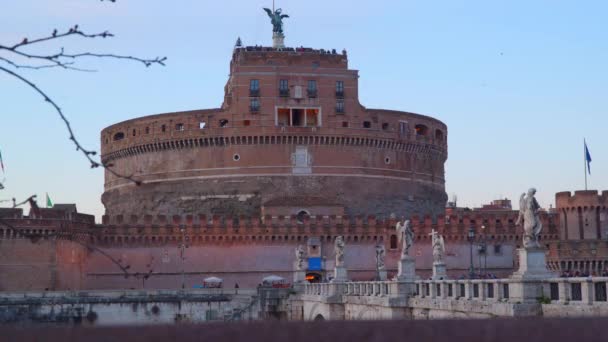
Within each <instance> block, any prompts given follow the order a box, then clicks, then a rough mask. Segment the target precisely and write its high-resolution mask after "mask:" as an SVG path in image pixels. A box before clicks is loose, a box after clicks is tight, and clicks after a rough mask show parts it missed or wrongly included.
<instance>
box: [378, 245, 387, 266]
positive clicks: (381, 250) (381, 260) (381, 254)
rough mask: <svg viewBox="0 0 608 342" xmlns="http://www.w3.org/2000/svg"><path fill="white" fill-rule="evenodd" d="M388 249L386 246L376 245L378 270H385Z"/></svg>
mask: <svg viewBox="0 0 608 342" xmlns="http://www.w3.org/2000/svg"><path fill="white" fill-rule="evenodd" d="M385 258H386V249H385V247H384V244H378V245H376V270H378V271H380V270H383V269H384V268H385V267H386V265H385Z"/></svg>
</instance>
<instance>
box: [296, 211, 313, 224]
mask: <svg viewBox="0 0 608 342" xmlns="http://www.w3.org/2000/svg"><path fill="white" fill-rule="evenodd" d="M307 216H310V213H309V212H308V211H306V210H300V211H299V212H298V214H297V215H296V219H297V220H298V223H303V222H304V218H306V217H307Z"/></svg>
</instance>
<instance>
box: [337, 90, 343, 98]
mask: <svg viewBox="0 0 608 342" xmlns="http://www.w3.org/2000/svg"><path fill="white" fill-rule="evenodd" d="M336 98H337V99H343V98H344V90H336Z"/></svg>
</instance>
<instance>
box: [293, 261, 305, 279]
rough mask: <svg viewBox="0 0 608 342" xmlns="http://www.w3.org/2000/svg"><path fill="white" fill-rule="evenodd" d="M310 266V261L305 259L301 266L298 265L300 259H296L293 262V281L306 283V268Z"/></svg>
mask: <svg viewBox="0 0 608 342" xmlns="http://www.w3.org/2000/svg"><path fill="white" fill-rule="evenodd" d="M307 268H308V263H307V262H306V261H304V262H303V263H302V265H300V267H298V261H297V260H296V261H294V263H293V283H294V284H302V283H306V269H307Z"/></svg>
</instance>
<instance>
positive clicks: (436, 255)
mask: <svg viewBox="0 0 608 342" xmlns="http://www.w3.org/2000/svg"><path fill="white" fill-rule="evenodd" d="M431 236H432V239H431V241H432V242H431V243H432V246H433V262H436V263H442V262H443V256H444V254H445V242H444V241H443V236H441V235H439V233H438V232H437V231H436V230H435V229H433V230H432V232H431Z"/></svg>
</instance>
